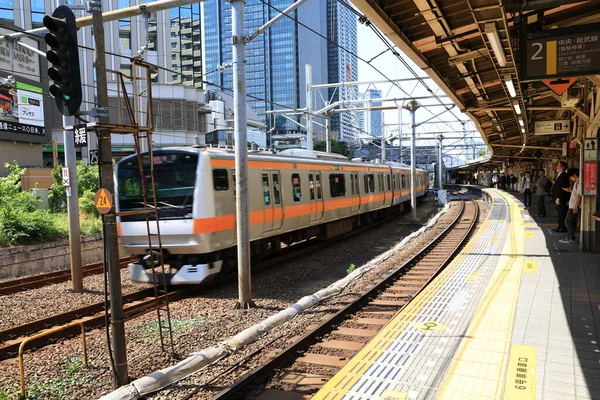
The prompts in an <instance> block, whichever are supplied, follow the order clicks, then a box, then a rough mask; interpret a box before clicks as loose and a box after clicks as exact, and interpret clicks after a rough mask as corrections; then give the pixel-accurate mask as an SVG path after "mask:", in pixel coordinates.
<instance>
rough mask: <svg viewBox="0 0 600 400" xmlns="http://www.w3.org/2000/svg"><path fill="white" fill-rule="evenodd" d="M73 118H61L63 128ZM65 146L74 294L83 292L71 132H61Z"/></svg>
mask: <svg viewBox="0 0 600 400" xmlns="http://www.w3.org/2000/svg"><path fill="white" fill-rule="evenodd" d="M74 121H75V118H73V117H63V126H65V127H67V126H73V124H74ZM63 143H64V144H65V165H66V166H67V168H69V180H70V182H71V186H69V187H67V188H66V189H67V190H66V191H67V213H68V217H69V261H70V263H71V282H72V285H73V291H74V292H81V291H82V290H83V275H82V272H81V233H80V231H79V195H78V193H79V188H78V184H77V157H76V153H75V137H74V136H73V131H67V130H64V131H63Z"/></svg>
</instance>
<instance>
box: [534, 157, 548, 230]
mask: <svg viewBox="0 0 600 400" xmlns="http://www.w3.org/2000/svg"><path fill="white" fill-rule="evenodd" d="M548 182H549V181H548V177H547V176H546V170H544V169H540V170H539V171H538V178H537V181H536V182H535V194H536V195H537V197H538V203H537V204H538V213H537V215H536V217H542V218H543V217H545V216H546V195H547V194H548V193H547V192H546V187H547V186H548Z"/></svg>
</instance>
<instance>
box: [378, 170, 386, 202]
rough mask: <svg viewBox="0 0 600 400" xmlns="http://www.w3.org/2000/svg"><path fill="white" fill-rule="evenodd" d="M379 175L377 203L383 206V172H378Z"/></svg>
mask: <svg viewBox="0 0 600 400" xmlns="http://www.w3.org/2000/svg"><path fill="white" fill-rule="evenodd" d="M378 176H379V191H380V192H381V195H380V200H379V205H380V206H383V205H384V204H385V182H384V174H378Z"/></svg>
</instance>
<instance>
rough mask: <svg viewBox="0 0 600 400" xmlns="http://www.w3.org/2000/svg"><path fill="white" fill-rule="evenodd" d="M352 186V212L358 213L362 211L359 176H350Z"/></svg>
mask: <svg viewBox="0 0 600 400" xmlns="http://www.w3.org/2000/svg"><path fill="white" fill-rule="evenodd" d="M350 184H351V185H352V190H351V191H350V193H352V212H353V213H357V212H358V211H359V210H360V189H359V186H358V174H355V173H353V174H350Z"/></svg>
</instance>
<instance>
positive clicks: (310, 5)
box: [201, 0, 357, 139]
mask: <svg viewBox="0 0 600 400" xmlns="http://www.w3.org/2000/svg"><path fill="white" fill-rule="evenodd" d="M292 2H293V1H291V0H264V1H263V0H248V1H247V2H246V7H245V16H246V18H245V23H246V33H247V34H250V33H252V32H254V31H255V30H256V29H258V28H259V27H260V26H261V25H263V24H265V23H266V22H267V21H269V20H270V19H272V18H273V17H275V16H276V15H278V14H279V11H280V10H283V9H285V8H287V7H288V6H289V5H290V4H292ZM201 10H202V22H203V27H202V31H203V34H204V36H203V37H204V40H203V46H204V58H203V60H204V71H205V77H206V80H207V81H208V82H211V83H213V84H215V86H217V87H219V86H222V87H225V88H227V89H232V87H233V77H232V70H231V69H226V70H224V71H223V72H219V71H218V66H225V65H226V64H228V63H231V6H230V4H228V3H226V2H224V1H220V0H206V1H205V2H203V3H202V8H201ZM290 17H292V18H293V19H295V20H297V21H299V22H301V23H302V24H304V25H307V26H308V27H309V28H311V29H313V30H314V31H315V32H317V33H319V34H320V35H323V36H325V37H329V38H330V39H331V40H334V41H335V42H336V43H338V42H339V43H340V45H344V46H345V47H346V46H347V48H348V49H349V50H351V51H353V52H356V16H355V15H354V14H352V13H351V11H350V10H347V9H345V7H344V6H343V5H341V4H339V3H337V2H336V1H333V0H328V1H327V2H325V1H322V0H308V2H307V3H306V4H304V5H302V6H301V7H299V8H298V9H297V10H295V11H294V12H292V13H291V14H290ZM332 35H333V36H332ZM334 48H335V49H337V50H335V49H334ZM246 60H247V64H246V88H247V89H246V90H247V93H248V95H249V96H250V97H249V98H248V102H249V104H250V105H251V107H252V108H253V109H254V110H255V111H256V113H257V114H258V115H259V117H261V118H263V121H264V122H265V124H266V125H267V127H268V129H271V128H274V130H273V133H275V134H294V133H304V132H305V129H304V128H303V127H301V126H299V125H298V124H302V125H304V124H305V120H304V119H303V118H301V117H300V116H292V117H289V118H291V119H293V120H294V121H296V123H295V122H293V121H291V120H290V119H287V118H285V117H283V116H281V115H279V116H273V115H268V114H266V111H267V110H281V109H285V108H286V107H289V108H304V107H305V106H306V100H305V99H306V79H305V72H304V71H305V65H306V64H310V65H312V67H313V84H321V83H327V82H339V79H340V77H341V78H342V80H347V79H346V76H347V75H346V74H347V72H346V71H347V70H349V71H350V75H349V76H350V77H351V78H352V79H356V75H357V74H356V71H357V67H356V58H355V57H354V58H353V59H352V57H351V56H348V55H347V53H345V52H343V51H342V50H341V49H339V48H338V47H337V46H335V45H331V47H330V46H329V45H328V42H327V41H326V40H325V39H323V38H322V37H319V36H318V35H316V34H315V33H314V32H311V31H309V30H308V29H307V28H306V27H304V26H302V25H300V24H299V23H298V22H296V21H294V20H292V19H290V18H284V19H282V20H280V21H279V22H277V23H276V24H275V25H274V26H273V27H271V28H270V29H269V30H267V31H266V32H265V33H263V34H262V35H260V36H258V37H257V38H255V39H254V40H253V41H252V42H250V43H248V46H247V48H246ZM353 90H354V91H355V89H352V88H349V89H343V90H342V91H340V92H339V93H338V94H337V95H336V100H337V99H339V98H340V97H339V96H341V98H342V99H344V98H352V97H347V96H348V93H352V91H353ZM252 96H254V97H256V98H258V99H256V98H252ZM354 98H355V97H354ZM259 99H264V100H266V101H263V100H259ZM319 100H320V99H319ZM334 101H335V100H334ZM319 105H320V104H314V105H313V106H319ZM335 117H336V119H335V121H339V116H338V115H336V116H335ZM349 117H350V118H352V116H349ZM342 118H346V119H347V118H348V117H342ZM315 121H316V122H322V121H319V120H318V119H316V120H315ZM335 121H334V124H336V125H334V126H333V127H332V131H339V130H340V129H339V122H335ZM356 124H357V122H355V123H354V125H356ZM314 130H315V132H319V131H322V130H323V128H321V127H319V126H318V125H315V126H314ZM342 137H343V138H344V139H346V138H348V133H347V131H344V132H343V136H342Z"/></svg>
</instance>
